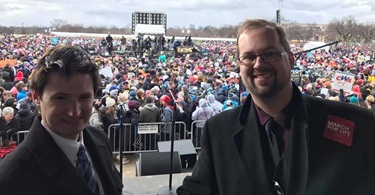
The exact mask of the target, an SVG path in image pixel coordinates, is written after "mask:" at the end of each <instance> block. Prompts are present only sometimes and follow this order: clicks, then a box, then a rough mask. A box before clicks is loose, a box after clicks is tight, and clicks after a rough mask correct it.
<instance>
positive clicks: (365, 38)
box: [0, 16, 375, 43]
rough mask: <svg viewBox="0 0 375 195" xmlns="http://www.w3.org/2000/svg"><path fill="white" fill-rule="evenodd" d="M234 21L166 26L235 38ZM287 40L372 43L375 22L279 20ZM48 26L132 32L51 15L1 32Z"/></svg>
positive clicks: (172, 31) (174, 31)
mask: <svg viewBox="0 0 375 195" xmlns="http://www.w3.org/2000/svg"><path fill="white" fill-rule="evenodd" d="M239 25H240V24H237V25H223V26H220V27H215V26H204V27H198V28H189V29H187V28H182V27H169V28H168V29H167V35H169V36H192V37H213V38H219V37H220V38H235V37H236V34H237V29H238V27H239ZM282 27H283V28H284V30H285V33H286V36H287V38H288V40H297V41H302V42H306V41H311V40H315V41H325V42H330V41H334V40H339V41H342V42H344V43H371V42H372V41H373V40H374V39H375V24H371V23H359V22H357V21H356V19H355V17H353V16H346V17H343V18H341V19H337V18H334V19H333V20H331V21H330V22H329V23H328V24H316V23H309V24H301V23H297V22H288V23H284V24H282ZM51 30H53V31H59V32H79V33H103V34H107V33H108V32H110V33H111V34H124V35H125V34H131V32H132V30H131V27H130V26H126V27H116V26H112V27H106V26H84V25H80V24H71V23H69V22H68V21H67V20H63V19H54V20H52V21H51V22H50V26H49V27H37V26H34V27H15V26H9V27H6V26H0V33H7V34H36V33H48V32H50V31H51Z"/></svg>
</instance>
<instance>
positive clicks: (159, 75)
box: [0, 31, 375, 191]
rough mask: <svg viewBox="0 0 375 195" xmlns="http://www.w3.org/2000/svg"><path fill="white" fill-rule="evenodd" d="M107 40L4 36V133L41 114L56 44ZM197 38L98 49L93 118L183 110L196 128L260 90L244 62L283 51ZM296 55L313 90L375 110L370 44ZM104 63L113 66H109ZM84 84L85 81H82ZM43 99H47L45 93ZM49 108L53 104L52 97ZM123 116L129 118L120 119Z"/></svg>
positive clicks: (300, 77) (164, 116)
mask: <svg viewBox="0 0 375 195" xmlns="http://www.w3.org/2000/svg"><path fill="white" fill-rule="evenodd" d="M272 32H273V31H272ZM267 33H268V32H267ZM250 35H251V33H249V35H248V36H250ZM246 36H247V35H246ZM251 36H252V35H251ZM103 40H105V39H104V38H103V39H101V38H92V37H59V38H57V43H56V37H55V36H53V35H46V34H37V35H6V36H3V37H2V38H1V39H0V62H2V63H4V64H3V67H2V69H1V74H0V76H1V83H0V86H1V87H0V93H1V96H0V98H1V119H0V135H1V136H2V138H3V140H9V139H11V137H12V136H13V135H14V133H15V132H17V131H19V130H28V129H30V128H31V124H32V122H33V119H34V117H35V116H37V115H39V114H40V110H39V108H38V107H40V106H37V105H36V104H35V102H34V101H33V99H35V97H33V96H34V95H35V94H32V93H31V91H30V90H29V87H30V86H29V84H30V81H31V80H32V79H33V72H34V70H35V69H36V65H37V64H38V62H40V60H41V59H43V60H44V61H43V62H44V64H45V66H46V67H45V72H47V71H48V70H49V68H51V67H52V68H53V66H55V65H57V66H63V65H61V64H59V63H60V61H59V60H57V61H54V62H53V64H49V59H46V58H42V56H43V55H44V53H45V52H46V51H47V50H50V49H51V48H54V46H55V45H72V46H77V47H81V48H82V49H83V50H85V51H89V50H90V48H100V47H103V46H104V42H102V41H103ZM105 41H106V43H107V44H108V42H110V43H109V44H110V45H113V46H115V45H119V46H120V48H121V44H122V45H124V41H125V43H126V42H131V40H121V39H117V38H114V39H112V38H110V39H109V38H108V37H107V39H106V40H105ZM53 42H54V43H53ZM194 44H196V45H198V46H199V47H200V48H201V49H200V51H201V52H199V53H195V54H194V55H193V54H189V53H187V54H185V55H178V56H175V55H168V54H166V52H165V51H160V52H159V53H158V55H157V56H156V57H155V56H153V55H148V53H147V52H145V53H143V52H140V53H138V54H137V55H134V56H125V55H119V54H114V55H110V56H103V55H100V54H97V53H95V54H92V55H90V58H91V60H92V62H94V63H95V65H96V67H97V69H99V73H102V74H100V77H101V83H100V85H99V86H98V87H97V88H98V90H97V91H96V94H95V97H94V98H95V101H94V102H93V104H92V111H91V116H90V119H89V125H92V126H95V127H98V128H99V129H101V130H103V131H104V132H105V133H106V134H108V133H109V132H108V131H109V127H110V126H111V125H112V124H117V123H119V122H124V123H129V124H131V125H132V126H136V125H137V124H138V123H152V122H171V121H172V120H173V118H174V117H175V119H176V121H182V122H184V123H185V124H186V130H187V131H190V130H191V129H192V127H191V124H192V122H193V121H198V123H196V128H204V126H205V121H206V120H208V119H210V118H212V117H214V116H215V115H217V114H219V113H221V112H224V111H227V110H232V109H235V108H236V107H238V106H239V105H243V104H245V102H246V100H247V97H249V93H253V94H257V93H258V92H257V91H252V92H251V91H250V92H249V91H248V89H249V88H250V89H251V84H249V83H244V84H243V83H242V82H243V81H244V80H241V78H240V76H241V77H244V76H247V75H245V74H246V73H244V71H245V68H243V67H246V66H247V65H246V66H245V65H244V66H243V67H242V69H244V70H241V71H242V72H241V73H242V74H241V75H240V74H239V65H238V63H243V64H251V63H253V62H254V63H255V62H256V61H257V59H258V57H261V58H262V60H263V61H264V62H268V61H269V62H272V60H276V61H277V60H280V59H281V58H282V53H266V54H261V55H260V54H259V55H258V54H257V55H256V56H255V57H254V56H251V57H252V58H255V59H252V58H245V59H239V58H237V57H236V53H238V52H239V51H238V47H237V46H238V45H236V43H235V42H222V41H204V42H195V43H194ZM286 44H288V43H286ZM249 45H251V44H249ZM283 47H286V46H283ZM288 47H289V46H288ZM301 50H302V45H299V44H293V46H292V48H290V51H291V52H300V51H301ZM88 53H90V52H88ZM278 54H280V56H279V55H278ZM291 54H292V53H291ZM245 57H246V56H245ZM47 58H48V57H47ZM276 58H277V59H276ZM289 58H290V59H289V61H288V62H292V63H293V64H292V66H294V67H293V68H291V70H292V72H293V74H294V75H297V77H294V78H297V79H294V80H293V81H294V84H295V86H296V87H298V89H299V90H300V91H301V92H302V94H304V95H305V96H316V97H319V98H322V99H329V100H332V101H342V102H346V103H348V104H355V105H357V106H358V107H362V108H361V109H368V110H372V111H375V100H374V96H375V61H374V60H375V51H374V50H372V49H371V48H370V47H368V45H338V46H332V47H331V48H330V50H319V49H318V50H315V51H314V52H308V53H303V54H302V55H301V56H300V58H298V59H296V60H295V61H294V58H293V60H291V59H292V57H291V56H289ZM104 69H105V70H109V72H108V71H106V72H105V73H104V72H101V70H104ZM286 70H289V69H288V68H286ZM336 72H342V73H349V74H352V75H354V79H353V80H352V85H353V87H352V90H351V91H350V92H345V91H344V90H342V89H340V90H334V89H333V88H332V84H333V79H334V75H335V73H336ZM64 74H65V73H64ZM264 74H265V75H263V73H262V74H260V73H259V75H257V76H254V77H257V79H258V80H260V81H262V80H263V79H265V77H267V75H268V73H264ZM269 74H271V73H269ZM285 74H289V73H285ZM77 79H78V78H77ZM279 79H281V78H279ZM281 80H282V81H283V82H285V83H288V82H289V81H284V80H285V78H282V79H281ZM245 81H246V80H245ZM69 82H70V81H69ZM34 84H35V81H34ZM56 85H57V84H56ZM80 85H82V86H84V84H82V83H81V84H80ZM244 86H246V87H247V89H245V87H244ZM293 86H294V85H293ZM34 87H35V86H34ZM94 88H95V86H94ZM290 89H292V88H290ZM254 90H255V89H254ZM259 93H260V92H259ZM269 93H270V94H273V93H278V92H269ZM259 96H260V97H261V95H259ZM254 97H255V96H254ZM39 99H40V100H42V97H41V96H40V97H39ZM297 99H298V98H297ZM335 105H336V104H335ZM327 108H328V107H327ZM44 109H46V110H45V112H47V111H48V107H47V106H46V105H44ZM227 113H229V112H227ZM366 116H367V115H366ZM120 118H121V119H123V121H119V119H120ZM171 130H172V129H171V126H165V128H162V129H161V132H160V133H161V134H164V135H165V137H169V135H170V133H171ZM206 130H207V129H206ZM206 136H207V135H206ZM206 141H207V140H206ZM202 143H203V142H202ZM202 163H205V162H204V161H203V162H201V165H204V164H202ZM209 176H210V175H209ZM195 179H196V178H195ZM203 183H204V182H203ZM283 185H286V184H283ZM284 187H285V186H284ZM215 190H218V189H216V188H215V189H214V190H213V191H215ZM224 191H225V190H224Z"/></svg>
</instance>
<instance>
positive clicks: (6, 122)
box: [0, 107, 20, 141]
mask: <svg viewBox="0 0 375 195" xmlns="http://www.w3.org/2000/svg"><path fill="white" fill-rule="evenodd" d="M19 130H20V123H19V121H18V119H17V118H15V117H14V109H13V108H11V107H5V108H4V109H3V111H2V117H0V136H1V137H2V139H3V141H4V140H10V139H11V137H13V140H16V139H15V137H14V135H15V133H17V132H18V131H19Z"/></svg>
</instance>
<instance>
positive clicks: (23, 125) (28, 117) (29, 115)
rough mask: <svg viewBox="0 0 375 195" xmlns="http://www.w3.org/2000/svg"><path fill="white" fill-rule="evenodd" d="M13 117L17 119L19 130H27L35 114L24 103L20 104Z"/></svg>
mask: <svg viewBox="0 0 375 195" xmlns="http://www.w3.org/2000/svg"><path fill="white" fill-rule="evenodd" d="M15 118H17V119H18V121H19V124H20V130H29V129H30V127H31V125H32V124H33V122H34V118H35V114H34V113H33V112H31V110H30V108H29V106H28V105H27V104H26V103H23V104H21V105H20V109H19V110H18V113H17V115H16V116H15Z"/></svg>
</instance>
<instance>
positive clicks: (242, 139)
mask: <svg viewBox="0 0 375 195" xmlns="http://www.w3.org/2000/svg"><path fill="white" fill-rule="evenodd" d="M239 121H240V124H241V125H242V128H240V129H239V130H238V131H236V132H235V133H234V134H233V142H234V145H235V147H236V151H237V154H238V156H239V158H240V160H241V162H242V164H243V168H244V172H245V173H246V174H247V178H249V181H248V182H249V184H251V186H252V187H253V190H254V191H255V192H257V193H256V194H270V193H271V191H270V189H272V188H270V185H271V184H272V182H271V181H272V178H270V175H271V174H272V172H273V171H274V170H269V169H267V168H266V167H269V165H270V164H269V163H270V162H271V161H269V160H267V159H268V158H269V156H266V153H264V149H265V148H264V147H262V146H266V145H267V144H264V143H263V142H265V141H267V140H265V139H264V138H266V135H265V132H264V131H262V128H261V127H260V123H259V119H258V116H257V113H256V109H255V107H254V104H253V102H252V101H251V96H249V97H248V98H247V101H246V102H245V104H244V106H243V108H242V110H241V112H240V116H239Z"/></svg>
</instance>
